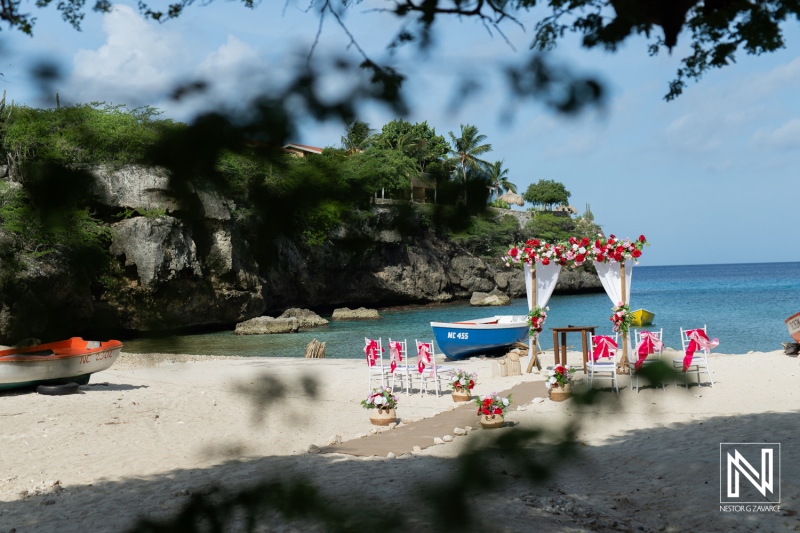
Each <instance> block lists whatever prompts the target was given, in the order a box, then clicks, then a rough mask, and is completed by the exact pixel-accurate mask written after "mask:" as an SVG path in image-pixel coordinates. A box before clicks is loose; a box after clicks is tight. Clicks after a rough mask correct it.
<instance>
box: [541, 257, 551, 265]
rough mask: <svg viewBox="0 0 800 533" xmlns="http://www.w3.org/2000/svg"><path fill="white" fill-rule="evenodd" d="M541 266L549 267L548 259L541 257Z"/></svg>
mask: <svg viewBox="0 0 800 533" xmlns="http://www.w3.org/2000/svg"><path fill="white" fill-rule="evenodd" d="M542 264H543V265H549V264H550V260H549V259H548V258H546V257H542Z"/></svg>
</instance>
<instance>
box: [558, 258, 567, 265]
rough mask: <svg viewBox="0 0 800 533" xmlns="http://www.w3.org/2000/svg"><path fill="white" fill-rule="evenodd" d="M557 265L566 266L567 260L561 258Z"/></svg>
mask: <svg viewBox="0 0 800 533" xmlns="http://www.w3.org/2000/svg"><path fill="white" fill-rule="evenodd" d="M558 264H559V265H561V266H564V265H566V264H567V260H566V259H564V258H563V257H562V258H561V259H559V260H558Z"/></svg>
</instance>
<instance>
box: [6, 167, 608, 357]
mask: <svg viewBox="0 0 800 533" xmlns="http://www.w3.org/2000/svg"><path fill="white" fill-rule="evenodd" d="M94 178H95V190H94V199H95V201H96V203H97V205H98V209H99V210H100V211H102V212H105V213H117V214H119V213H127V214H133V215H134V216H129V217H128V218H122V219H121V220H120V219H119V218H114V219H110V220H114V222H113V223H111V227H112V229H113V232H112V242H111V244H110V248H109V252H110V254H111V255H112V256H113V261H114V264H115V267H116V275H115V276H113V279H112V280H111V281H110V282H107V283H105V284H104V285H102V287H100V288H98V284H97V283H93V280H89V279H82V278H81V277H80V276H76V275H73V274H72V273H71V271H70V267H69V266H67V265H66V264H65V263H59V261H58V255H57V254H56V255H53V256H48V257H49V259H47V260H46V261H45V260H31V259H26V260H25V261H23V263H24V264H23V266H22V268H20V269H18V270H17V272H16V274H15V277H14V279H13V280H10V281H6V283H5V286H4V289H3V294H2V296H1V297H0V341H2V342H7V343H8V342H14V341H16V340H18V339H20V338H24V337H39V338H48V337H53V336H56V337H58V336H61V337H63V336H69V335H76V334H91V333H96V334H100V335H102V334H103V333H110V332H114V331H121V330H122V331H125V330H127V331H134V332H135V331H154V330H177V329H182V328H190V327H202V326H231V325H233V324H234V323H236V322H240V321H243V320H246V319H249V318H252V317H257V316H260V315H263V314H280V313H281V312H282V311H283V310H285V309H286V308H289V307H310V308H314V309H319V310H322V311H328V310H331V309H332V308H333V307H338V306H342V305H350V306H359V305H366V306H369V307H380V306H385V305H396V304H410V303H424V302H435V301H448V300H455V299H468V298H469V297H470V296H471V295H472V293H473V292H475V291H481V292H490V291H492V290H493V289H495V288H499V289H500V290H502V291H504V292H506V293H508V294H509V295H511V296H512V297H520V296H522V295H524V291H525V287H524V282H523V279H522V273H521V271H518V270H511V269H506V268H504V267H499V269H498V268H496V267H495V266H492V265H490V264H487V263H486V262H485V261H483V260H482V259H480V258H478V257H473V256H471V255H469V254H468V253H467V252H466V251H465V250H463V249H462V248H460V247H458V246H457V245H455V244H454V243H452V242H451V241H449V240H447V239H444V238H441V237H439V236H437V235H436V233H435V232H433V231H432V230H430V229H426V228H425V227H424V225H422V224H421V222H420V221H412V223H411V224H409V223H408V221H407V220H404V221H403V222H404V224H402V227H403V228H404V231H403V232H402V233H401V231H399V230H398V229H397V228H398V227H399V226H401V225H400V224H398V220H397V218H398V217H399V216H406V215H405V214H404V215H399V214H398V211H397V210H396V209H394V208H392V207H386V206H384V207H380V208H377V207H376V208H375V209H374V211H373V212H372V213H370V216H368V217H364V218H363V222H362V223H361V224H360V225H356V226H357V227H356V226H352V227H341V228H339V229H338V230H336V231H335V232H334V233H333V234H331V235H329V239H328V241H327V242H326V243H325V244H323V245H320V246H316V247H314V248H313V249H312V248H309V247H308V246H305V245H303V244H301V243H298V242H295V241H294V240H291V239H289V238H287V237H278V238H277V239H275V240H274V241H273V242H271V243H270V247H271V253H270V254H269V257H270V259H269V261H265V260H263V259H262V260H261V262H260V263H259V260H257V259H256V258H262V257H264V254H262V253H255V252H260V251H261V250H254V249H252V248H251V247H252V246H254V245H253V244H252V239H250V240H249V239H248V238H247V235H246V233H245V231H244V230H243V228H242V227H241V225H240V224H239V223H238V222H237V221H236V220H235V218H234V217H233V216H232V213H233V212H234V210H235V209H236V207H237V206H236V205H235V204H234V202H233V201H232V200H230V199H226V198H222V197H220V196H219V195H217V194H215V193H210V192H207V191H201V190H197V191H193V193H194V199H195V200H196V201H194V202H193V203H192V204H191V208H190V210H191V212H188V211H187V207H186V206H185V205H181V204H180V202H178V201H177V200H176V199H175V198H174V197H173V196H172V195H171V194H170V193H169V192H168V187H167V182H168V176H167V175H166V174H165V173H164V172H161V171H159V170H157V169H152V168H142V167H125V168H122V169H102V168H101V169H98V170H96V171H95V172H94ZM142 213H143V214H144V215H141V214H142ZM187 214H188V215H189V216H187ZM556 290H557V291H559V292H586V291H590V290H601V289H600V285H599V282H598V281H597V279H596V277H593V276H591V275H588V274H581V273H565V274H564V275H562V278H561V280H560V281H559V287H558V288H557V289H556Z"/></svg>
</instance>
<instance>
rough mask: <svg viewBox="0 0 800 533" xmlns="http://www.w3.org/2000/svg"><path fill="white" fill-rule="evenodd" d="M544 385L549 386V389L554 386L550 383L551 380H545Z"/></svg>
mask: <svg viewBox="0 0 800 533" xmlns="http://www.w3.org/2000/svg"><path fill="white" fill-rule="evenodd" d="M544 386H545V387H547V388H548V389H549V388H550V387H552V385H550V382H549V381H547V382H545V384H544Z"/></svg>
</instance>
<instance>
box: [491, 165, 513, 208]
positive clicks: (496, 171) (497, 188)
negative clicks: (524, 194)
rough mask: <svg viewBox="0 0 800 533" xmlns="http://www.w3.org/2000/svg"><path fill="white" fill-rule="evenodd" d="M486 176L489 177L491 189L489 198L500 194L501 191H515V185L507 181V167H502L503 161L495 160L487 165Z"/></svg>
mask: <svg viewBox="0 0 800 533" xmlns="http://www.w3.org/2000/svg"><path fill="white" fill-rule="evenodd" d="M486 176H487V178H488V179H489V190H490V191H492V192H491V194H490V195H489V198H490V199H491V197H492V196H495V195H497V196H500V193H501V192H508V191H511V192H513V193H516V192H517V186H516V185H514V184H513V183H511V182H510V181H508V169H507V168H503V161H495V162H494V163H492V164H491V165H489V167H488V168H487V169H486Z"/></svg>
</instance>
